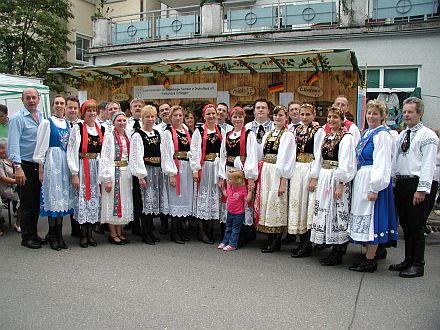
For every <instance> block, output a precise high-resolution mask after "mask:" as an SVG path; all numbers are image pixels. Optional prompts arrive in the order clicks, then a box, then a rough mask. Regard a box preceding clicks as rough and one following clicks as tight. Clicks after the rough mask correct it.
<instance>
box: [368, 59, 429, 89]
mask: <svg viewBox="0 0 440 330" xmlns="http://www.w3.org/2000/svg"><path fill="white" fill-rule="evenodd" d="M367 69H368V71H369V70H379V88H370V87H368V85H367V92H368V93H398V92H406V93H408V92H412V91H414V88H385V87H383V85H384V79H385V70H393V69H417V86H416V87H420V71H421V70H420V69H421V66H417V65H402V66H387V67H368V68H367ZM361 70H365V67H363V68H361ZM367 79H368V78H367Z"/></svg>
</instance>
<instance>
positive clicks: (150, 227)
mask: <svg viewBox="0 0 440 330" xmlns="http://www.w3.org/2000/svg"><path fill="white" fill-rule="evenodd" d="M147 232H148V235H150V238H151V239H152V240H153V242H155V243H157V242H160V239H159V238H157V237H156V235H154V222H153V216H152V215H149V216H148V219H147Z"/></svg>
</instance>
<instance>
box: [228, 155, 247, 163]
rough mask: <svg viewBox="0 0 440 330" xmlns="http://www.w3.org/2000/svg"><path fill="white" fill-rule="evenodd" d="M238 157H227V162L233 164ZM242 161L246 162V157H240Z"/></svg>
mask: <svg viewBox="0 0 440 330" xmlns="http://www.w3.org/2000/svg"><path fill="white" fill-rule="evenodd" d="M237 157H238V156H228V157H226V161H228V162H230V163H233V162H234V160H235V158H237ZM240 160H241V161H245V160H246V156H240Z"/></svg>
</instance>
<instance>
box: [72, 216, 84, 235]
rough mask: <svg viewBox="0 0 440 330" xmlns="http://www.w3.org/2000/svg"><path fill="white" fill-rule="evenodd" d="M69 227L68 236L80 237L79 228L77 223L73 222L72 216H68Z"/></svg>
mask: <svg viewBox="0 0 440 330" xmlns="http://www.w3.org/2000/svg"><path fill="white" fill-rule="evenodd" d="M70 227H71V229H72V231H71V234H70V236H72V237H81V229H80V228H79V223H78V221H76V220H75V218H74V217H73V214H71V215H70Z"/></svg>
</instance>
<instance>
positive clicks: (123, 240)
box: [118, 236, 131, 244]
mask: <svg viewBox="0 0 440 330" xmlns="http://www.w3.org/2000/svg"><path fill="white" fill-rule="evenodd" d="M118 237H119V239H120V240H121V241H122V242H123V243H124V244H130V243H131V241H130V240H129V239H128V238H125V237H121V236H118Z"/></svg>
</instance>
